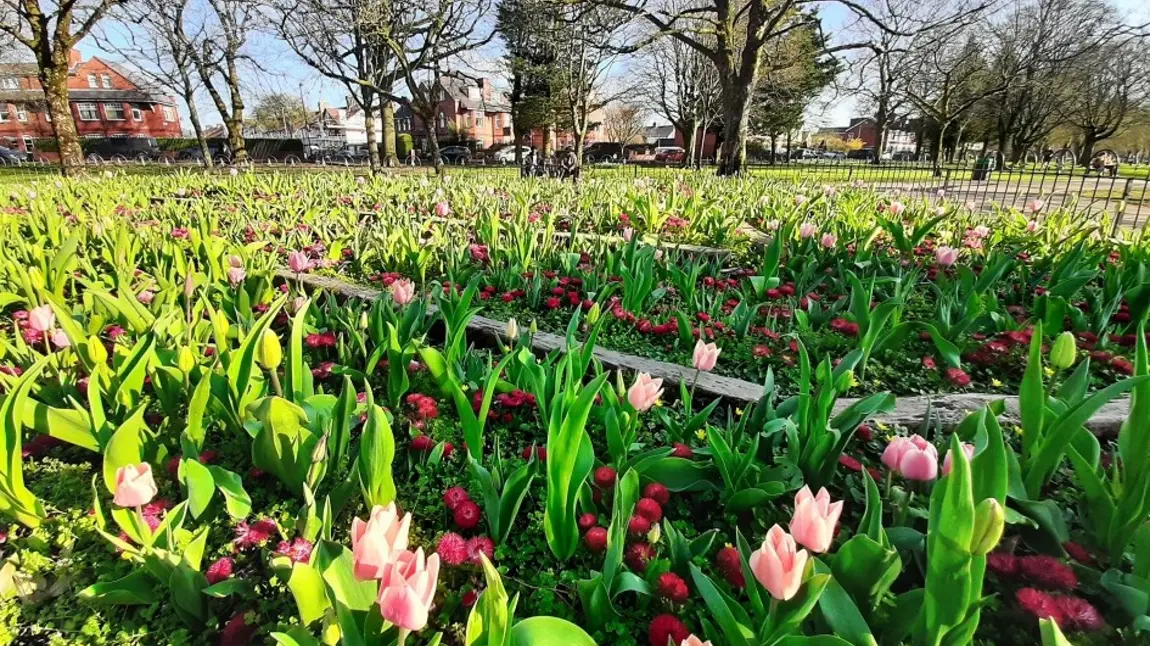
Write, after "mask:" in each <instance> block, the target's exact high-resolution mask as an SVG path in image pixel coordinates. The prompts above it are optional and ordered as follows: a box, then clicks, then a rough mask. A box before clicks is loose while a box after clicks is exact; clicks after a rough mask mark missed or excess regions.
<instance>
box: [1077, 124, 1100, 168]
mask: <svg viewBox="0 0 1150 646" xmlns="http://www.w3.org/2000/svg"><path fill="white" fill-rule="evenodd" d="M1097 145H1098V133H1097V132H1096V131H1094V130H1087V129H1083V130H1082V150H1080V151H1078V165H1079V166H1082V167H1084V168H1089V167H1090V158H1091V157H1093V156H1094V147H1095V146H1097Z"/></svg>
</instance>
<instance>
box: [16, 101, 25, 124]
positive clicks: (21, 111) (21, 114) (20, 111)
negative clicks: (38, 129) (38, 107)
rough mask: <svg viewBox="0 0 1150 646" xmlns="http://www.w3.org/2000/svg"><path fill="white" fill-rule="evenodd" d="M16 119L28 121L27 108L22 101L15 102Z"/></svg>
mask: <svg viewBox="0 0 1150 646" xmlns="http://www.w3.org/2000/svg"><path fill="white" fill-rule="evenodd" d="M16 120H17V121H19V122H21V123H28V108H27V106H25V105H24V104H22V103H18V104H16Z"/></svg>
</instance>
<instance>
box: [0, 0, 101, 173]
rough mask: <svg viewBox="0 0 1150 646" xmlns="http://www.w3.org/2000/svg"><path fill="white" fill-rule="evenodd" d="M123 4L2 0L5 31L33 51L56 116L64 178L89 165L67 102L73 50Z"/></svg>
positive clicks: (0, 23) (1, 25) (50, 111)
mask: <svg viewBox="0 0 1150 646" xmlns="http://www.w3.org/2000/svg"><path fill="white" fill-rule="evenodd" d="M121 1H122V0H55V1H53V0H43V1H41V0H0V33H3V34H6V35H8V36H9V37H11V38H12V39H14V40H15V41H16V42H18V43H20V44H21V45H23V46H24V47H27V48H28V49H29V50H31V52H32V54H33V56H34V57H35V59H36V64H37V65H39V68H40V72H39V80H40V86H41V88H43V91H44V100H45V102H46V103H47V104H48V114H49V115H50V116H51V117H52V130H53V131H54V132H55V133H56V141H57V142H58V146H59V150H60V164H61V168H62V170H63V173H64V174H65V175H68V174H71V173H72V172H73V171H75V170H76V169H78V168H79V167H81V166H83V165H84V152H83V150H82V149H81V148H80V138H79V136H78V135H77V134H76V121H75V119H74V118H73V117H72V106H71V105H70V104H69V103H68V69H69V68H70V67H71V52H72V48H73V47H75V46H76V44H77V43H79V42H80V41H81V40H83V39H84V37H85V36H87V35H88V34H89V33H90V32H91V31H92V29H93V28H94V27H95V26H96V24H97V23H99V22H100V20H101V19H102V18H104V16H105V15H106V14H107V13H108V11H109V10H110V9H111V8H112V7H113V6H115V5H116V4H119V3H120V2H121Z"/></svg>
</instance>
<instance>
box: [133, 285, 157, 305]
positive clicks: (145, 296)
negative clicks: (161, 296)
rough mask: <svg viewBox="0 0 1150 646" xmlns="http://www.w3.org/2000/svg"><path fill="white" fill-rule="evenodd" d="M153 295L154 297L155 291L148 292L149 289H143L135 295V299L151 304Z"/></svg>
mask: <svg viewBox="0 0 1150 646" xmlns="http://www.w3.org/2000/svg"><path fill="white" fill-rule="evenodd" d="M155 297H156V295H155V293H153V292H150V291H148V290H146V289H145V290H144V291H142V292H140V293H139V294H137V295H136V300H138V301H140V302H141V303H143V304H144V305H151V304H152V299H154V298H155Z"/></svg>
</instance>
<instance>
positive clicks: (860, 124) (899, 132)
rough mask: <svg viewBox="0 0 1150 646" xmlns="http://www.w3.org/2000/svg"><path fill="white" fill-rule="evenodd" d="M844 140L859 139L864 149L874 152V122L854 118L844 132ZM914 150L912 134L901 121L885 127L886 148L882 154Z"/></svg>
mask: <svg viewBox="0 0 1150 646" xmlns="http://www.w3.org/2000/svg"><path fill="white" fill-rule="evenodd" d="M842 138H843V139H844V140H847V141H849V140H851V139H861V140H862V142H863V147H864V148H870V149H871V150H874V149H875V148H876V147H877V146H878V129H877V128H876V127H875V120H874V119H872V118H871V117H854V118H852V119H851V122H850V125H849V126H847V127H846V129H845V130H844V134H843V137H842ZM914 148H915V137H914V133H913V132H911V131H910V129H909V126H907V125H906V124H905V123H903V122H902V121H895V122H892V123H891V124H890V125H888V126H887V131H886V146H884V149H883V151H882V152H884V153H899V152H912V151H913V150H914Z"/></svg>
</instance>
